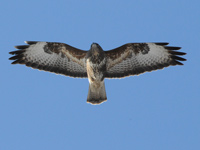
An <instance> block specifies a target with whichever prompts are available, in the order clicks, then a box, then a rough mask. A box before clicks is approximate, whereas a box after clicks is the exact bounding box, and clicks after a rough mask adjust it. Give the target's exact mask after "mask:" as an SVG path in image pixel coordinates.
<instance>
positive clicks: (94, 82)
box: [9, 41, 186, 104]
mask: <svg viewBox="0 0 200 150" xmlns="http://www.w3.org/2000/svg"><path fill="white" fill-rule="evenodd" d="M25 43H27V45H20V46H15V48H16V49H18V50H16V51H12V52H10V54H12V55H14V56H13V57H10V58H9V59H10V60H14V61H13V62H12V64H24V65H26V66H28V67H32V68H34V69H39V70H44V71H49V72H54V73H56V74H62V75H65V76H70V77H75V78H88V80H89V91H88V97H87V102H88V103H91V104H101V103H102V102H104V101H106V100H107V96H106V90H105V84H104V79H105V78H110V79H111V78H124V77H127V76H133V75H138V74H141V73H144V72H150V71H153V70H157V69H162V68H164V67H168V66H175V65H183V64H182V63H181V61H185V60H186V59H185V58H182V57H181V56H182V55H185V54H186V53H184V52H179V51H178V50H179V49H180V47H172V46H167V45H168V44H169V43H127V44H124V45H122V46H120V47H117V48H114V49H112V50H108V51H104V50H103V49H102V47H101V46H100V45H99V44H97V43H92V44H91V47H90V49H89V51H85V50H81V49H78V48H75V47H72V46H70V45H68V44H65V43H58V42H37V41H26V42H25Z"/></svg>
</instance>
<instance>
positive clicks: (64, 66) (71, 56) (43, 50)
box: [9, 41, 87, 78]
mask: <svg viewBox="0 0 200 150" xmlns="http://www.w3.org/2000/svg"><path fill="white" fill-rule="evenodd" d="M26 43H27V44H28V45H21V46H15V48H17V49H19V50H17V51H13V52H10V54H12V55H15V56H13V57H11V58H9V59H10V60H15V61H14V62H12V64H25V65H26V66H28V67H32V68H35V69H39V70H45V71H49V72H54V73H57V74H63V75H66V76H71V77H80V78H87V71H86V66H85V65H86V64H85V55H86V51H83V50H80V49H77V48H74V47H72V46H70V45H67V44H64V43H55V42H33V41H27V42H26Z"/></svg>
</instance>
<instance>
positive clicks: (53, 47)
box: [44, 42, 65, 54]
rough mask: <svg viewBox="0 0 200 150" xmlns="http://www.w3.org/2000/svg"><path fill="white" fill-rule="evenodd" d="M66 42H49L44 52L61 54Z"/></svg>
mask: <svg viewBox="0 0 200 150" xmlns="http://www.w3.org/2000/svg"><path fill="white" fill-rule="evenodd" d="M64 46H65V45H64V44H63V43H50V42H49V43H47V44H46V45H45V46H44V52H46V53H48V54H52V53H53V52H54V53H56V54H59V53H60V52H61V50H62V49H63V48H64Z"/></svg>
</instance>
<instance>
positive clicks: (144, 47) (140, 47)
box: [132, 43, 150, 55]
mask: <svg viewBox="0 0 200 150" xmlns="http://www.w3.org/2000/svg"><path fill="white" fill-rule="evenodd" d="M132 47H133V50H134V52H135V54H138V53H139V52H141V53H142V54H144V55H145V54H148V52H149V50H150V48H149V46H148V44H146V43H134V44H132Z"/></svg>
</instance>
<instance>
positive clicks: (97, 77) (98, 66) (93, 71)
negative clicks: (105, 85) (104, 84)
mask: <svg viewBox="0 0 200 150" xmlns="http://www.w3.org/2000/svg"><path fill="white" fill-rule="evenodd" d="M86 68H87V74H88V79H89V81H90V82H96V81H103V79H104V75H105V71H106V61H105V59H104V60H102V61H101V62H100V63H94V62H93V61H91V60H90V59H87V61H86Z"/></svg>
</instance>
